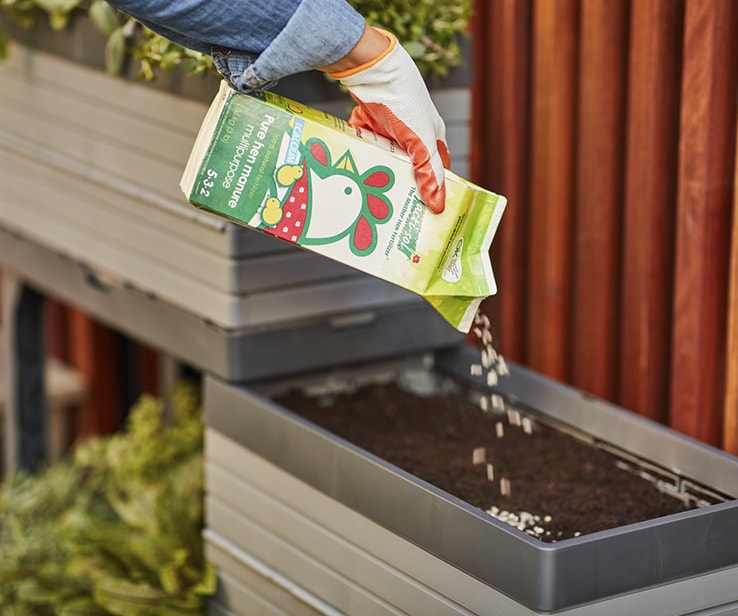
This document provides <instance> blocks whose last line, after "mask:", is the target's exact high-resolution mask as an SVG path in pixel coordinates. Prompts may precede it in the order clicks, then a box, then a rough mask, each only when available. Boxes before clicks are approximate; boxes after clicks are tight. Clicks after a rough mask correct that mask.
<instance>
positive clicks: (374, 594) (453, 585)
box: [206, 429, 527, 616]
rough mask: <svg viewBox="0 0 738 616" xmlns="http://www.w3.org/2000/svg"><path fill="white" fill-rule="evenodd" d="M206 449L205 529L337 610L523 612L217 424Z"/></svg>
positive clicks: (364, 611) (508, 600) (487, 588)
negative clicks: (256, 451) (267, 458)
mask: <svg viewBox="0 0 738 616" xmlns="http://www.w3.org/2000/svg"><path fill="white" fill-rule="evenodd" d="M206 456H207V471H206V472H207V475H206V485H207V486H208V488H207V489H208V496H207V526H208V528H209V529H215V531H216V532H217V533H218V534H219V535H221V536H222V537H224V538H226V539H227V540H229V541H231V542H233V543H234V544H235V545H237V546H238V547H239V548H241V549H243V550H245V551H246V552H248V553H249V554H251V555H253V556H254V557H256V558H258V559H259V560H260V561H263V562H266V563H267V564H268V565H269V566H270V567H272V568H274V569H275V570H277V571H279V572H280V573H281V574H282V575H284V576H286V577H287V578H289V579H292V580H295V581H298V583H299V584H300V586H301V587H303V588H305V589H309V592H310V594H313V595H315V596H317V597H319V598H320V599H321V600H323V601H325V602H327V603H329V604H330V605H332V606H333V607H335V608H336V609H338V610H340V611H343V612H345V613H388V614H390V613H403V612H404V613H416V614H420V613H422V614H448V613H458V614H468V613H490V611H489V610H490V609H493V610H495V611H493V612H492V613H493V614H499V615H500V616H507V615H511V614H519V613H521V612H520V606H519V605H518V604H516V603H515V602H514V601H512V600H511V599H509V598H507V597H505V596H503V595H502V594H500V593H498V592H497V591H495V590H494V589H491V588H490V587H488V586H486V585H484V584H482V583H481V582H479V581H478V580H476V579H474V578H472V577H471V576H469V575H467V574H465V573H463V572H461V571H459V570H458V569H456V568H454V567H452V566H450V565H448V564H447V563H445V562H443V561H441V560H439V559H437V558H435V557H433V556H432V555H431V554H429V553H427V552H425V551H424V550H422V549H420V548H418V547H416V546H414V545H413V544H412V543H410V542H408V541H405V540H403V539H402V538H400V537H398V536H397V535H394V534H393V533H391V532H389V531H387V530H386V529H384V528H382V527H381V526H379V525H377V524H375V523H373V522H371V521H370V520H368V519H367V518H365V517H363V516H361V515H360V514H357V513H356V512H354V511H352V510H351V509H349V508H347V507H345V506H343V505H341V504H340V503H338V502H336V501H334V500H333V499H331V498H329V497H327V496H325V495H324V494H322V493H320V492H319V491H317V490H315V489H314V488H312V487H311V486H309V485H307V484H305V483H304V482H302V481H299V480H297V479H295V478H294V477H293V476H291V475H290V474H289V473H286V472H284V471H282V470H281V469H279V468H277V467H275V466H274V465H272V464H271V463H269V462H266V461H265V460H263V459H262V458H260V457H259V456H257V455H255V454H253V453H252V452H250V451H248V450H247V449H244V448H242V447H240V446H239V445H238V444H237V443H235V442H234V441H232V440H230V439H229V438H227V437H225V436H223V435H222V434H220V433H219V432H217V431H215V430H213V429H208V430H207V436H206ZM493 605H494V608H492V607H491V606H493ZM367 610H368V611H367ZM524 613H527V612H524Z"/></svg>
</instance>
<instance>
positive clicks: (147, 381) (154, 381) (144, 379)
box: [138, 345, 160, 395]
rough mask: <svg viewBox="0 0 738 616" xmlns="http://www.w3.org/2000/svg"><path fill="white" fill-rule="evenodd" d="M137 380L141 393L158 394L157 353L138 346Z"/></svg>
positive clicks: (147, 347) (148, 348)
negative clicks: (138, 364)
mask: <svg viewBox="0 0 738 616" xmlns="http://www.w3.org/2000/svg"><path fill="white" fill-rule="evenodd" d="M138 353H139V363H140V368H139V378H140V383H141V393H147V394H151V395H158V394H159V393H160V392H159V353H158V352H157V351H156V350H155V349H152V348H151V347H149V346H147V345H140V346H139V351H138Z"/></svg>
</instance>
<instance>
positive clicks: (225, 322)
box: [0, 191, 418, 329]
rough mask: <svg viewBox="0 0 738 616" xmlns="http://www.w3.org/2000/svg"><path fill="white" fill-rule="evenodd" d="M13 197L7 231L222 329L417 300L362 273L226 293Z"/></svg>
mask: <svg viewBox="0 0 738 616" xmlns="http://www.w3.org/2000/svg"><path fill="white" fill-rule="evenodd" d="M13 196H14V195H13V194H12V192H11V191H8V192H6V194H5V196H4V198H3V201H2V202H1V203H0V208H2V209H0V221H1V224H2V226H3V227H5V228H7V229H10V230H13V231H16V232H20V233H21V234H25V235H28V236H30V237H33V238H36V239H37V240H39V241H41V242H43V244H44V245H46V246H48V247H50V248H52V249H57V250H59V251H63V250H64V247H65V246H77V247H78V249H77V250H76V251H75V253H74V256H75V257H79V254H93V255H95V260H94V261H92V262H91V261H86V260H84V259H80V260H81V261H82V262H83V263H88V265H89V266H90V267H92V268H93V269H95V270H96V271H99V272H101V273H102V274H103V275H106V276H109V277H111V278H112V279H113V280H117V281H119V282H120V283H125V284H131V285H133V286H135V287H136V288H138V289H139V290H142V291H144V292H147V293H151V294H153V295H155V296H156V297H158V298H161V299H163V300H165V301H167V302H170V303H172V304H173V305H175V306H177V307H179V308H181V309H182V310H186V311H188V312H191V313H192V314H195V315H198V316H200V317H202V318H205V319H208V320H210V321H212V322H213V323H215V324H217V325H220V326H222V327H226V328H233V329H237V328H241V327H247V326H250V327H254V326H263V325H272V324H277V323H285V322H289V321H295V320H306V319H309V318H311V317H318V316H328V315H335V314H340V313H342V312H347V311H352V310H365V309H366V310H368V309H372V308H378V307H381V306H387V305H392V304H400V303H409V302H413V301H417V300H418V298H417V296H415V295H413V294H411V293H410V292H409V291H406V290H404V289H401V288H399V287H396V286H394V285H390V284H389V283H386V282H384V281H381V280H379V279H376V278H373V277H371V276H368V275H364V274H360V273H358V272H357V275H356V276H354V277H351V278H346V279H344V280H339V281H334V282H320V283H317V284H310V285H302V286H295V287H291V288H289V289H281V290H277V291H268V292H263V293H259V294H253V295H243V296H236V295H231V294H226V293H222V292H219V291H217V290H213V289H212V288H209V287H207V286H205V285H204V284H202V283H199V282H198V281H196V280H193V279H192V278H191V277H189V276H186V275H180V274H178V273H176V272H172V271H171V270H165V269H163V268H161V267H157V266H156V265H155V264H152V263H151V262H149V261H148V260H146V259H144V258H142V257H141V256H139V255H137V254H135V253H131V252H128V251H125V250H122V249H120V248H119V247H117V246H111V245H109V244H105V243H104V242H102V241H100V240H98V239H96V238H94V237H91V236H90V235H89V234H85V233H81V232H80V231H79V230H76V229H72V228H69V227H65V226H63V225H60V224H58V223H57V222H56V221H54V220H49V219H46V218H44V217H43V216H42V215H40V214H39V213H37V212H35V211H33V210H30V209H24V208H23V199H22V195H16V196H15V197H16V200H15V202H12V201H10V197H13ZM153 289H156V291H153Z"/></svg>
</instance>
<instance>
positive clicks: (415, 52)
mask: <svg viewBox="0 0 738 616" xmlns="http://www.w3.org/2000/svg"><path fill="white" fill-rule="evenodd" d="M402 46H403V47H404V48H405V51H407V53H408V54H410V57H411V58H420V57H422V56H423V54H424V53H425V52H426V51H427V49H428V48H427V47H426V46H425V45H423V43H420V42H418V41H408V42H406V43H403V45H402Z"/></svg>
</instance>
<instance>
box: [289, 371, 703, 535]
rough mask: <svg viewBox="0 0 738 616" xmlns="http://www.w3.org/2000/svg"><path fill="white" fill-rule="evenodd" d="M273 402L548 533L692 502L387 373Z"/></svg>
mask: <svg viewBox="0 0 738 616" xmlns="http://www.w3.org/2000/svg"><path fill="white" fill-rule="evenodd" d="M275 402H277V403H278V404H280V405H282V406H284V407H285V408H288V409H290V410H292V411H294V412H296V413H298V414H299V415H301V416H303V417H305V418H306V419H308V420H310V421H312V422H314V423H316V424H318V425H320V426H322V427H324V428H325V429H327V430H329V431H330V432H332V433H334V434H336V435H337V436H340V437H342V438H345V439H346V440H348V441H350V442H352V443H354V444H355V445H358V446H359V447H361V448H363V449H365V450H367V451H369V452H371V453H373V454H375V455H377V456H379V457H380V458H382V459H384V460H386V461H387V462H390V463H391V464H394V465H395V466H397V467H399V468H401V469H403V470H405V471H407V472H409V473H412V474H413V475H415V476H416V477H419V478H421V479H423V480H425V481H427V482H429V483H431V484H433V485H434V486H436V487H438V488H441V489H442V490H445V491H446V492H448V493H450V494H452V495H454V496H456V497H457V498H460V499H462V500H464V501H465V502H467V503H469V504H470V505H473V506H475V507H478V508H480V509H482V510H484V511H486V512H488V513H490V514H491V515H494V516H495V517H497V518H498V519H502V520H504V521H506V522H507V523H509V524H511V525H513V526H516V527H517V528H519V529H520V530H522V531H525V532H528V533H529V534H531V535H533V536H535V537H537V538H539V539H541V540H542V541H546V542H555V541H558V540H561V539H566V538H570V537H575V536H578V535H580V534H581V535H584V534H588V533H592V532H595V531H599V530H605V529H611V528H616V527H619V526H623V525H626V524H630V523H634V522H640V521H643V520H649V519H653V518H657V517H660V516H664V515H667V514H671V513H676V512H680V511H684V510H685V509H687V508H689V507H688V506H687V505H685V503H684V502H683V501H682V500H680V499H678V498H675V497H673V496H671V495H669V494H666V493H664V492H662V491H661V490H659V489H657V488H656V487H655V485H654V483H653V482H652V481H650V480H648V479H645V478H643V477H642V476H641V475H639V474H637V473H635V472H630V471H629V470H627V469H624V468H623V463H622V461H620V459H619V458H618V457H616V456H614V455H613V454H611V453H609V452H607V451H604V450H602V449H600V448H598V447H596V446H593V445H592V444H590V443H587V442H584V441H582V440H581V439H578V438H575V437H573V436H571V435H569V434H566V433H564V432H561V431H559V430H558V429H555V428H553V427H551V426H549V425H546V424H543V423H540V421H536V420H535V419H534V420H533V421H532V422H531V423H528V422H529V421H530V420H526V421H525V422H518V421H517V418H516V412H517V411H515V410H512V411H511V412H510V407H508V412H506V413H503V412H496V411H495V412H492V411H489V412H485V411H482V410H481V409H480V407H479V406H478V405H476V404H474V403H473V402H471V401H469V400H468V399H467V397H465V396H462V395H460V394H443V393H438V394H433V395H430V396H419V395H416V394H414V393H410V392H408V391H405V390H404V389H401V388H400V387H398V386H397V385H395V384H393V383H391V384H371V385H365V386H363V387H362V388H360V389H359V390H358V391H356V392H355V393H352V394H335V395H331V396H329V397H326V396H322V397H317V396H307V395H305V394H304V393H302V392H300V391H291V392H288V393H286V394H283V395H281V396H280V397H278V398H275ZM523 416H525V415H523ZM518 417H520V416H518ZM518 423H519V424H520V425H516V424H518ZM499 424H502V430H503V435H502V436H501V437H500V436H499V434H500V432H499V431H500V425H499ZM477 448H484V456H485V459H484V462H480V461H479V457H480V453H481V452H480V451H477V455H476V458H477V459H476V463H474V462H475V460H474V458H475V456H474V450H475V449H477ZM489 464H491V465H492V468H491V476H492V479H491V480H490V469H489V467H488V465H489ZM504 480H507V482H505V481H504ZM508 487H509V490H508V489H507V488H508ZM503 492H504V494H503Z"/></svg>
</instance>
